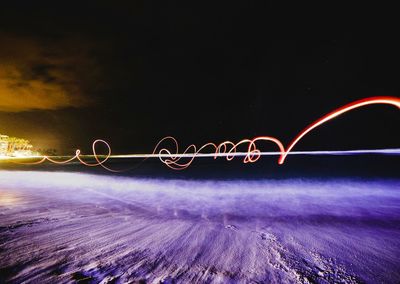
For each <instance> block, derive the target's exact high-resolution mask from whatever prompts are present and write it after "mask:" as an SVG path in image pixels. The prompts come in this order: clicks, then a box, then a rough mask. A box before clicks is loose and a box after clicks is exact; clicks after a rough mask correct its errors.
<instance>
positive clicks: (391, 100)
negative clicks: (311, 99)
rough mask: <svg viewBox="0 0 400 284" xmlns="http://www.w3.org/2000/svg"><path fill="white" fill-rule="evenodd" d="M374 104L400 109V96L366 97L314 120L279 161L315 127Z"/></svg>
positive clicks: (281, 161)
mask: <svg viewBox="0 0 400 284" xmlns="http://www.w3.org/2000/svg"><path fill="white" fill-rule="evenodd" d="M372 104H389V105H394V106H397V107H398V108H399V109H400V98H396V97H371V98H366V99H361V100H358V101H355V102H352V103H349V104H347V105H344V106H342V107H340V108H338V109H336V110H334V111H332V112H330V113H328V114H326V115H324V116H323V117H321V118H320V119H318V120H316V121H314V122H313V123H311V124H310V125H309V126H307V127H306V128H305V129H303V130H302V131H301V132H300V133H299V134H298V135H297V136H296V137H295V138H294V139H293V140H292V142H290V144H289V146H288V147H287V148H286V150H285V151H284V152H283V153H282V155H281V156H280V157H279V160H278V163H279V164H280V165H282V164H283V163H284V162H285V159H286V157H287V155H288V154H289V152H290V151H291V150H292V149H293V147H294V146H295V145H296V144H297V143H298V142H299V141H300V140H301V139H302V138H303V137H304V136H306V135H307V134H308V133H309V132H311V131H312V130H313V129H315V128H317V127H318V126H320V125H322V124H324V123H325V122H327V121H329V120H332V119H334V118H336V117H338V116H340V115H342V114H344V113H346V112H348V111H351V110H353V109H356V108H360V107H363V106H366V105H372Z"/></svg>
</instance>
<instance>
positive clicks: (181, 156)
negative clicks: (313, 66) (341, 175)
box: [24, 97, 400, 172]
mask: <svg viewBox="0 0 400 284" xmlns="http://www.w3.org/2000/svg"><path fill="white" fill-rule="evenodd" d="M373 104H387V105H393V106H396V107H398V108H399V109H400V98H396V97H372V98H365V99H362V100H358V101H355V102H352V103H349V104H347V105H345V106H342V107H340V108H338V109H336V110H334V111H332V112H330V113H328V114H326V115H324V116H322V117H321V118H319V119H318V120H316V121H314V122H313V123H311V124H310V125H308V126H307V127H306V128H305V129H303V130H302V131H300V132H299V134H297V136H296V137H295V138H294V139H293V140H292V141H291V142H290V143H289V145H288V146H287V148H285V147H284V146H283V144H282V142H281V141H280V140H279V139H277V138H275V137H271V136H258V137H255V138H253V139H243V140H240V141H239V142H236V143H235V142H232V141H224V142H222V143H220V144H215V143H213V142H208V143H206V144H204V145H202V146H201V147H199V148H197V147H196V145H195V144H191V145H189V146H188V147H187V148H186V149H185V150H184V151H183V152H182V153H180V152H179V145H178V141H177V140H176V139H175V138H174V137H172V136H167V137H164V138H162V139H161V140H160V141H159V142H158V143H157V144H156V146H155V147H154V150H153V152H152V153H151V154H145V155H130V157H139V156H141V157H145V158H144V160H146V159H148V158H153V157H158V158H159V159H160V161H161V162H162V163H164V164H165V165H166V166H168V167H169V168H171V169H173V170H184V169H186V168H187V167H189V166H190V165H191V164H192V162H193V161H194V159H195V158H196V157H198V156H203V157H204V156H210V155H211V156H212V157H213V158H214V159H217V158H218V157H225V158H226V159H227V160H228V161H231V160H232V159H233V158H234V157H236V156H244V159H243V162H244V163H254V162H257V161H258V160H259V159H260V157H261V156H262V155H264V154H266V153H264V152H261V151H260V149H259V148H258V147H257V142H259V141H265V142H271V143H273V144H275V146H277V148H278V150H279V151H278V152H274V154H275V153H276V154H278V155H279V159H278V164H280V165H281V164H283V163H284V162H285V160H286V158H287V155H288V154H290V153H291V151H292V149H293V148H294V146H295V145H296V144H297V143H299V142H300V140H301V139H302V138H303V137H304V136H306V135H307V134H308V133H310V132H311V131H313V130H314V129H316V128H317V127H319V126H321V125H323V124H324V123H326V122H328V121H330V120H332V119H334V118H336V117H338V116H340V115H343V114H345V113H347V112H350V111H352V110H354V109H357V108H361V107H364V106H367V105H373ZM166 141H170V142H172V143H173V148H174V150H172V151H171V150H169V149H168V148H162V147H161V145H162V144H164V143H165V142H166ZM99 143H101V144H103V145H105V146H106V148H107V153H106V154H102V155H99V154H97V151H96V147H97V145H98V144H99ZM240 145H247V152H238V151H237V149H238V147H239V146H240ZM205 149H212V151H211V152H207V153H201V152H202V151H203V150H205ZM92 152H93V155H92V156H93V157H94V159H95V161H96V162H94V163H89V162H86V161H85V160H83V158H82V156H81V151H80V150H79V149H78V150H76V152H75V155H74V156H72V157H71V158H69V159H67V160H62V161H59V160H56V159H54V158H52V157H49V156H43V157H41V159H40V160H38V161H35V162H29V163H24V164H40V163H43V162H45V161H49V162H51V163H54V164H67V163H70V162H72V161H75V160H77V161H79V162H80V163H81V164H83V165H85V166H88V167H96V166H101V167H103V168H104V169H106V170H108V171H111V172H120V170H114V169H111V168H109V167H107V166H106V165H105V164H104V163H105V162H106V161H107V160H108V159H109V158H110V157H113V156H112V155H111V147H110V145H109V144H108V143H107V142H106V141H104V140H101V139H97V140H95V141H94V142H93V144H92ZM348 152H352V151H348ZM353 152H354V151H353ZM303 153H308V152H303ZM116 157H118V156H116ZM119 157H123V156H119Z"/></svg>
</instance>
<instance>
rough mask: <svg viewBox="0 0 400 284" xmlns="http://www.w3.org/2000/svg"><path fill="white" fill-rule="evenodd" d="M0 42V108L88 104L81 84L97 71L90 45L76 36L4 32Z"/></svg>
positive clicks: (43, 107) (49, 108)
mask: <svg viewBox="0 0 400 284" xmlns="http://www.w3.org/2000/svg"><path fill="white" fill-rule="evenodd" d="M0 41H1V46H0V111H3V112H22V111H31V110H55V109H61V108H66V107H82V106H85V105H88V104H89V103H90V100H89V98H88V97H87V96H85V95H84V91H85V84H86V81H88V80H87V77H88V76H92V75H93V76H95V74H96V70H97V66H95V65H96V64H95V62H94V60H93V58H91V57H90V45H88V44H82V43H80V42H79V41H77V40H76V39H75V40H71V39H69V40H66V39H62V40H43V39H35V38H29V37H28V38H27V37H23V38H22V37H16V36H9V35H4V34H0ZM78 43H79V44H78ZM89 81H90V80H89Z"/></svg>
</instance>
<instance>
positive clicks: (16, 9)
mask: <svg viewBox="0 0 400 284" xmlns="http://www.w3.org/2000/svg"><path fill="white" fill-rule="evenodd" d="M130 2H131V3H130V4H129V5H127V4H124V5H123V4H121V3H119V4H118V5H117V4H114V5H111V4H107V5H106V4H99V2H98V1H96V2H91V4H82V3H80V4H79V5H78V4H72V2H69V1H65V2H64V4H61V3H60V2H59V1H52V2H43V1H8V2H7V3H2V4H1V9H0V43H1V44H0V133H2V134H8V135H13V136H19V137H23V138H27V139H29V140H31V141H32V144H33V145H34V146H36V147H38V148H57V149H58V152H59V153H73V149H75V148H76V147H79V148H82V149H84V150H88V149H89V147H90V145H91V142H92V141H93V140H94V139H96V138H102V139H105V140H107V141H109V142H110V143H111V145H112V147H113V151H114V152H116V153H140V152H151V151H152V149H153V147H154V145H155V144H156V143H157V141H158V140H159V139H160V138H162V137H164V136H166V135H172V136H175V137H176V138H178V140H179V141H181V142H182V144H184V145H187V144H190V143H195V144H202V143H205V142H207V141H215V142H221V141H223V140H226V139H229V140H233V141H236V140H240V139H243V138H246V137H248V138H252V137H254V136H259V135H272V136H275V137H277V138H279V139H281V140H282V142H284V143H285V144H287V143H288V142H289V141H290V140H291V139H292V138H293V137H294V136H295V135H296V134H297V133H298V132H299V131H300V130H302V129H303V128H304V127H305V126H307V125H308V124H309V123H311V122H312V121H313V120H315V119H317V118H319V117H320V116H322V115H324V114H325V113H327V112H329V111H331V110H333V109H335V108H337V107H340V106H342V105H344V104H346V103H349V102H351V101H353V100H356V99H360V98H365V97H370V96H397V97H399V91H400V84H399V78H400V76H399V75H400V72H399V66H400V56H399V54H400V44H399V42H398V40H397V37H398V35H397V34H395V33H393V32H392V31H390V30H388V29H386V28H384V27H382V28H379V27H375V28H374V29H371V28H370V27H369V26H364V25H363V24H362V23H359V25H358V28H351V27H347V28H346V29H343V30H342V29H338V28H337V29H327V28H326V27H325V26H324V25H323V24H322V23H319V22H314V24H313V25H312V28H305V27H303V26H300V25H299V24H298V23H296V22H295V21H293V22H291V23H290V24H289V23H286V24H287V25H284V24H283V22H285V20H284V19H283V18H281V19H280V21H277V20H276V17H275V10H274V8H273V7H272V6H271V5H269V4H264V5H258V6H255V5H253V4H250V3H246V2H242V3H240V4H234V3H231V2H226V3H225V4H220V5H218V6H217V5H216V4H215V3H214V4H213V5H212V6H210V5H208V4H205V3H202V2H193V3H190V4H188V3H186V4H184V5H183V4H182V3H180V4H177V3H175V2H171V1H160V2H159V3H156V2H153V1H146V2H145V3H142V2H138V1H130ZM189 2H190V1H189ZM110 3H111V2H110ZM174 3H175V4H174ZM336 20H337V21H339V20H340V19H336ZM333 24H334V25H335V23H333ZM399 125H400V115H399V112H398V110H396V109H395V108H394V107H391V106H370V107H368V108H365V109H362V110H357V111H354V112H352V113H349V114H347V115H346V116H344V117H341V118H339V119H337V120H335V121H332V122H330V123H329V124H327V125H324V127H323V128H321V129H318V131H316V132H315V133H314V134H312V135H310V136H308V137H307V138H305V139H304V140H302V142H301V143H299V145H298V147H296V149H297V150H300V149H303V150H316V149H332V150H334V149H357V148H362V149H363V148H364V149H365V148H385V147H399V146H400V135H399V131H398V130H399ZM271 150H272V149H271ZM273 150H276V149H273Z"/></svg>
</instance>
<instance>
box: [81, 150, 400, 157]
mask: <svg viewBox="0 0 400 284" xmlns="http://www.w3.org/2000/svg"><path fill="white" fill-rule="evenodd" d="M259 154H260V156H280V155H281V154H282V153H281V152H260V153H259ZM369 154H381V155H400V148H388V149H363V150H342V151H337V150H336V151H291V152H289V153H288V155H331V156H342V155H369ZM193 155H196V157H197V158H214V157H215V155H216V154H215V153H198V154H192V153H191V154H176V155H174V156H175V157H178V158H192V157H193ZM246 155H248V153H247V152H235V153H218V154H217V156H218V157H228V156H234V157H244V156H246ZM90 156H92V157H93V155H90ZM90 156H88V157H90ZM160 157H162V158H168V157H170V156H169V154H127V155H111V156H110V159H113V158H117V159H151V158H160Z"/></svg>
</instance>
